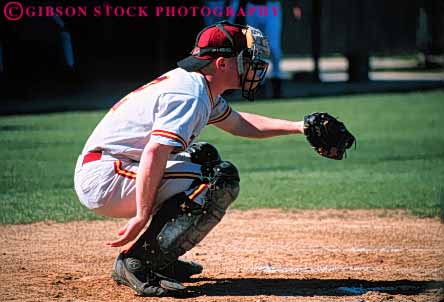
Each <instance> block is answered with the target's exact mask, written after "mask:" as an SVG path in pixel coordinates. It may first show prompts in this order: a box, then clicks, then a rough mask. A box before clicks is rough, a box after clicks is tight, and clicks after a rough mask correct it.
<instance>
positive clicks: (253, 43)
mask: <svg viewBox="0 0 444 302" xmlns="http://www.w3.org/2000/svg"><path fill="white" fill-rule="evenodd" d="M269 54H270V49H269V46H268V41H267V39H266V38H265V37H264V35H263V34H262V32H261V31H260V30H257V29H255V28H253V27H251V26H248V25H246V26H244V25H237V24H230V23H227V22H222V23H217V24H215V25H212V26H209V27H207V28H205V29H203V30H202V31H201V32H200V33H199V34H198V36H197V39H196V43H195V46H194V48H193V50H192V51H191V55H190V56H188V57H186V58H185V59H183V60H181V61H179V62H178V63H177V64H178V66H179V67H178V68H176V69H173V70H171V71H169V72H167V73H165V74H163V75H161V76H160V77H158V78H157V79H155V80H153V81H151V82H149V83H147V84H145V85H143V86H142V87H140V88H138V89H136V90H134V91H132V92H131V93H129V94H128V95H127V96H125V97H124V98H123V99H121V100H120V101H119V102H117V103H116V104H115V105H114V106H113V107H112V108H111V109H110V110H109V112H108V113H107V114H106V115H105V116H104V117H103V119H102V120H101V121H100V123H99V124H98V125H97V126H96V128H95V129H94V131H93V132H92V134H91V135H90V137H89V138H88V140H87V142H86V144H85V146H84V148H83V150H82V151H81V153H80V155H79V157H78V160H77V164H76V168H75V175H74V185H75V190H76V193H77V196H78V197H79V200H80V202H81V203H82V204H83V205H84V206H85V207H87V208H88V209H90V210H92V211H94V212H95V213H97V214H99V215H104V216H107V217H120V218H127V219H128V222H127V223H126V225H125V226H123V227H122V228H121V229H120V230H119V231H118V232H117V234H118V236H119V238H117V239H115V240H114V241H111V242H108V243H107V244H108V245H109V246H110V247H122V246H124V245H126V244H128V243H131V242H133V243H132V245H131V246H130V247H129V248H128V249H127V250H126V251H124V252H122V253H120V254H119V255H118V256H117V258H116V260H115V262H114V267H113V272H112V278H113V279H114V280H115V281H116V282H117V283H118V284H123V285H126V286H128V287H130V288H131V289H132V290H134V291H135V292H136V293H137V294H138V295H142V296H172V295H182V294H183V293H184V292H185V287H184V286H183V285H182V284H181V283H180V281H181V280H186V279H187V278H189V277H190V276H192V275H194V274H198V273H200V272H201V271H202V269H203V268H202V266H201V265H199V264H197V263H194V262H189V261H183V260H181V259H179V257H180V256H182V255H183V254H184V253H185V252H187V251H188V250H190V249H191V248H193V247H194V246H196V244H197V243H199V242H200V241H201V240H202V239H203V238H204V237H205V236H206V235H207V234H208V233H209V232H210V231H211V230H212V229H213V228H214V227H215V226H216V225H217V223H218V222H219V221H220V220H221V219H222V217H223V216H224V214H225V212H226V210H227V208H228V206H229V205H230V204H231V203H232V202H233V201H234V200H235V199H236V197H237V196H238V193H239V188H240V186H239V182H240V177H239V173H238V170H237V168H236V167H235V165H234V164H233V163H231V162H228V161H224V160H222V158H221V156H220V154H219V152H218V151H217V150H216V148H215V147H214V146H212V145H210V144H208V143H195V140H196V138H197V137H199V135H200V133H201V132H202V130H203V129H204V128H205V127H206V126H207V125H214V126H216V127H218V128H219V129H221V130H223V131H226V132H228V133H230V134H233V135H236V136H239V137H248V138H268V137H274V136H279V135H290V134H302V133H304V130H305V131H306V134H307V138H309V141H310V143H312V144H313V146H316V148H317V149H316V150H318V152H319V153H320V154H322V155H324V156H325V155H328V156H329V157H332V158H338V159H339V158H340V157H342V153H343V150H345V149H347V148H349V147H350V145H351V143H352V141H351V139H349V138H343V134H344V133H345V132H344V131H343V129H345V127H343V128H341V127H333V126H334V125H336V124H338V122H334V121H333V120H332V119H326V116H327V115H325V114H324V117H323V118H319V119H318V118H317V117H315V115H313V118H306V121H305V123H304V121H289V120H283V119H277V118H270V117H266V116H263V115H258V114H252V113H247V112H240V111H236V110H234V109H233V108H231V106H230V105H229V103H228V102H227V101H226V100H225V99H224V98H223V97H221V94H222V93H223V92H224V91H226V90H228V89H239V90H241V92H242V95H243V96H244V97H245V98H246V99H248V100H254V97H255V93H256V91H257V89H258V87H259V85H260V84H261V82H262V81H263V80H264V78H265V74H266V72H267V68H268V58H269ZM338 125H339V124H338ZM304 127H305V128H304ZM335 129H336V130H335ZM334 133H336V134H334ZM332 134H333V136H332ZM335 139H337V141H336V143H335V141H334V140H335ZM334 148H335V149H334ZM147 225H148V226H147ZM146 226H147V228H145V227H146Z"/></svg>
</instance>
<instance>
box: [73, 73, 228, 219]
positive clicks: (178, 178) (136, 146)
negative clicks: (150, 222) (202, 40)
mask: <svg viewBox="0 0 444 302" xmlns="http://www.w3.org/2000/svg"><path fill="white" fill-rule="evenodd" d="M230 113H231V108H230V106H229V105H228V104H227V102H226V101H225V100H224V99H223V98H221V97H218V98H217V99H216V100H213V98H212V96H211V93H210V91H209V89H208V85H207V82H206V80H205V78H204V76H203V75H202V74H200V73H197V72H187V71H185V70H183V69H180V68H178V69H174V70H172V71H170V72H168V73H166V74H165V75H163V76H161V77H159V78H157V79H156V80H154V81H152V82H150V83H148V84H146V85H144V86H142V87H140V88H139V89H137V90H135V91H133V92H132V93H130V94H129V95H127V96H125V97H124V98H123V99H122V100H120V101H119V102H118V103H117V104H116V105H114V106H113V108H112V109H111V110H110V111H109V112H108V113H107V114H106V116H105V117H104V118H103V119H102V120H101V121H100V123H99V125H97V127H96V129H95V130H94V131H93V133H92V134H91V136H90V137H89V139H88V141H87V143H86V145H85V147H84V149H83V151H82V154H81V155H80V156H79V158H78V161H77V165H76V170H75V175H74V185H75V190H76V192H77V195H78V197H79V200H80V201H81V203H82V204H84V205H85V206H86V207H88V208H89V209H100V212H98V213H100V214H102V215H106V216H114V217H128V216H129V215H131V214H133V213H135V210H136V209H135V207H136V205H135V200H136V196H135V195H136V181H135V180H136V176H137V172H138V169H139V161H140V157H141V154H142V151H143V149H144V147H145V145H146V144H147V143H148V141H149V140H151V139H152V140H154V141H155V142H158V143H160V144H165V145H170V146H174V147H175V150H174V151H175V152H174V153H177V152H180V151H182V150H185V149H186V148H187V147H188V146H189V145H190V144H191V143H192V141H193V140H194V139H195V138H196V137H197V136H199V134H200V132H201V131H202V129H203V128H204V127H205V126H206V125H207V124H212V123H217V122H220V121H223V120H224V119H226V118H227V117H228V116H229V115H230ZM91 151H101V152H99V153H100V154H101V156H100V160H96V161H93V162H88V163H85V164H84V158H85V155H86V154H88V152H91ZM171 159H172V160H170V161H168V163H167V166H166V169H165V173H164V176H163V180H162V182H161V185H160V187H159V191H158V192H157V198H156V201H155V204H154V208H155V210H156V209H157V208H158V207H159V205H160V204H161V203H162V202H163V201H165V200H166V199H167V198H169V197H171V196H173V195H174V194H177V193H179V192H182V191H186V190H188V191H186V194H187V195H189V197H190V199H191V200H193V201H195V202H197V203H200V204H202V203H203V201H202V200H199V199H201V198H203V196H204V195H205V192H206V187H205V186H204V185H199V186H197V187H196V188H190V185H191V184H192V183H193V181H194V180H196V179H201V178H202V175H201V170H200V165H197V164H193V163H190V162H182V161H174V157H172V158H171ZM111 213H112V214H111Z"/></svg>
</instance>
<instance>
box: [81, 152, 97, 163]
mask: <svg viewBox="0 0 444 302" xmlns="http://www.w3.org/2000/svg"><path fill="white" fill-rule="evenodd" d="M101 158H102V151H91V152H88V153H86V155H85V156H84V157H83V161H82V166H83V165H84V164H87V163H89V162H92V161H96V160H100V159H101Z"/></svg>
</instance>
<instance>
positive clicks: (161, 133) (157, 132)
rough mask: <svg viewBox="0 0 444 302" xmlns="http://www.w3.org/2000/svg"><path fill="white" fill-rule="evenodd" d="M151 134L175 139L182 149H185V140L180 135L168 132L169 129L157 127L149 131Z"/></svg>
mask: <svg viewBox="0 0 444 302" xmlns="http://www.w3.org/2000/svg"><path fill="white" fill-rule="evenodd" d="M151 135H156V136H162V137H166V138H170V139H172V140H175V141H176V142H178V143H180V144H181V145H182V148H183V150H185V149H186V148H187V146H188V144H187V142H186V141H185V140H184V139H183V138H182V137H181V136H180V135H178V134H176V133H173V132H170V131H165V130H158V129H157V130H153V131H152V132H151Z"/></svg>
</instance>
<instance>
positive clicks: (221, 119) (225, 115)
mask: <svg viewBox="0 0 444 302" xmlns="http://www.w3.org/2000/svg"><path fill="white" fill-rule="evenodd" d="M231 111H232V110H231V107H230V106H228V107H227V109H226V110H225V112H224V113H222V115H221V116H218V117H216V118H214V119H212V120H209V121H208V123H207V124H208V125H210V124H215V123H219V122H222V121H223V120H225V119H226V118H227V117H228V116H230V114H231Z"/></svg>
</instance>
